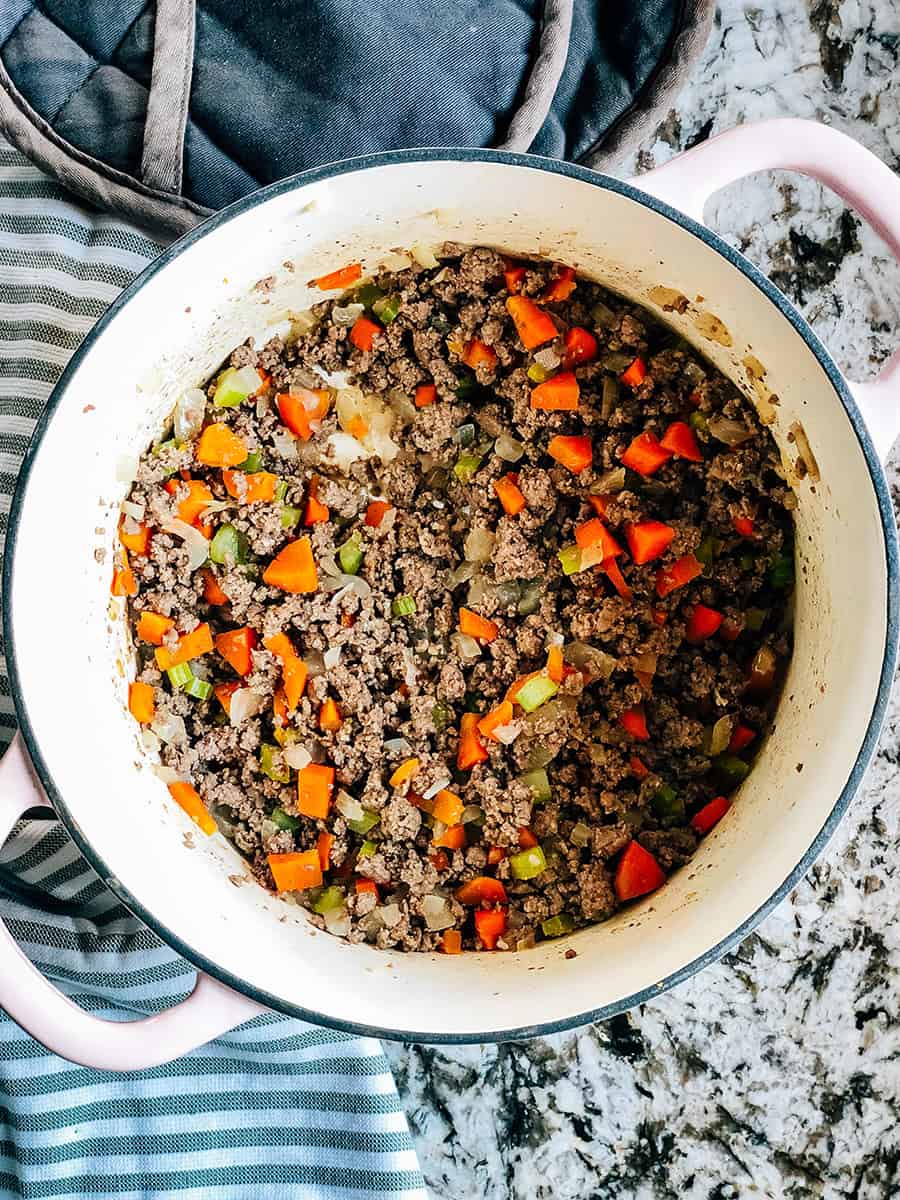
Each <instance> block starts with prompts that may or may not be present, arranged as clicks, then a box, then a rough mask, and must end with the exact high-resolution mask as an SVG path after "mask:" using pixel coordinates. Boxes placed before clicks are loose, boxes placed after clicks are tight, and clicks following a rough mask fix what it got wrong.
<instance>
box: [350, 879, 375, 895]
mask: <svg viewBox="0 0 900 1200" xmlns="http://www.w3.org/2000/svg"><path fill="white" fill-rule="evenodd" d="M354 886H355V888H356V894H357V896H362V895H363V894H364V893H366V892H370V893H371V894H372V895H373V896H375V897H376V898H377V897H378V894H379V893H378V884H377V883H376V882H375V880H374V879H357V880H356V883H355V885H354Z"/></svg>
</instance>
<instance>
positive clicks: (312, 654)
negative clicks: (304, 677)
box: [303, 650, 325, 679]
mask: <svg viewBox="0 0 900 1200" xmlns="http://www.w3.org/2000/svg"><path fill="white" fill-rule="evenodd" d="M303 661H304V663H305V664H306V672H307V674H308V675H309V677H310V679H315V678H316V676H317V675H321V674H322V672H323V671H324V670H325V662H324V660H323V658H322V652H321V651H320V650H310V651H309V652H308V653H307V655H306V657H305V658H304V660H303Z"/></svg>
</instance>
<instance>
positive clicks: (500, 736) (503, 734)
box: [494, 721, 524, 746]
mask: <svg viewBox="0 0 900 1200" xmlns="http://www.w3.org/2000/svg"><path fill="white" fill-rule="evenodd" d="M523 728H524V727H523V725H522V722H521V721H511V722H510V723H509V724H508V725H498V726H497V728H496V729H495V730H494V737H495V738H496V739H497V741H498V742H502V743H503V745H504V746H511V745H512V744H513V742H514V741H515V740H516V738H517V737H518V736H519V734H520V733H521V732H522V729H523Z"/></svg>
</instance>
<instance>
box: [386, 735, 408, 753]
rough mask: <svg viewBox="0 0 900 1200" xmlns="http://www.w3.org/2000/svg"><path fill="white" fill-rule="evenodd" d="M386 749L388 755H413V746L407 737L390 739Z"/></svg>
mask: <svg viewBox="0 0 900 1200" xmlns="http://www.w3.org/2000/svg"><path fill="white" fill-rule="evenodd" d="M384 748H385V750H387V752H388V754H412V746H411V745H410V744H409V742H408V741H407V740H406V738H405V737H395V738H388V739H387V741H386V742H385V743H384Z"/></svg>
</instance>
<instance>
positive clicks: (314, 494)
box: [303, 475, 331, 525]
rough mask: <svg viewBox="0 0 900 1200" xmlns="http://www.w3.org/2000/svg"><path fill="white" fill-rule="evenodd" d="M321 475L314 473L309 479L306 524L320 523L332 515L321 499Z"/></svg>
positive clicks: (304, 515)
mask: <svg viewBox="0 0 900 1200" xmlns="http://www.w3.org/2000/svg"><path fill="white" fill-rule="evenodd" d="M318 493H319V477H318V475H313V477H312V479H310V481H309V487H308V489H307V493H306V511H305V512H304V514H303V524H304V525H318V524H320V523H321V522H322V521H327V520H328V518H329V516H330V515H331V514H330V513H329V512H328V509H327V507H326V506H325V505H324V504H322V502H321V501H320V500H319V494H318Z"/></svg>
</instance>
